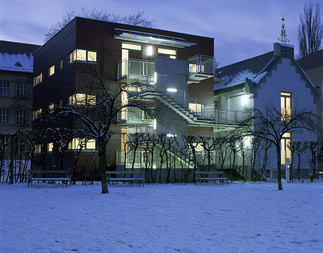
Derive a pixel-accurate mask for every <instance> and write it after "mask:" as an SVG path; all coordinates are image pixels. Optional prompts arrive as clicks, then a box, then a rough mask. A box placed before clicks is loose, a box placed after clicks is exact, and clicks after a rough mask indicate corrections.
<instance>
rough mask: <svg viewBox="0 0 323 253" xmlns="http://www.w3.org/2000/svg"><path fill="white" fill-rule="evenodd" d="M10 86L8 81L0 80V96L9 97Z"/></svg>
mask: <svg viewBox="0 0 323 253" xmlns="http://www.w3.org/2000/svg"><path fill="white" fill-rule="evenodd" d="M9 91H10V86H9V82H8V81H1V82H0V97H9V95H10V92H9Z"/></svg>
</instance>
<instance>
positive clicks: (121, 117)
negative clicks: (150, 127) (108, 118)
mask: <svg viewBox="0 0 323 253" xmlns="http://www.w3.org/2000/svg"><path fill="white" fill-rule="evenodd" d="M151 120H152V119H151V117H149V115H148V113H146V112H145V111H143V110H141V109H140V108H138V107H128V108H124V109H122V110H121V111H120V112H119V113H118V122H121V121H124V122H127V123H137V124H138V123H141V124H144V122H145V123H146V122H147V121H151Z"/></svg>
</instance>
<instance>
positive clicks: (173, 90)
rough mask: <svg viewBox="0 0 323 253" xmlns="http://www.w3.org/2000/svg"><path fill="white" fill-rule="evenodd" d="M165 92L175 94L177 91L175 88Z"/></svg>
mask: <svg viewBox="0 0 323 253" xmlns="http://www.w3.org/2000/svg"><path fill="white" fill-rule="evenodd" d="M167 91H168V92H172V93H175V92H177V89H176V88H167Z"/></svg>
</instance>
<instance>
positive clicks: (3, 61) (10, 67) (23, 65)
mask: <svg viewBox="0 0 323 253" xmlns="http://www.w3.org/2000/svg"><path fill="white" fill-rule="evenodd" d="M33 60H34V58H33V56H32V54H26V53H24V54H7V53H0V70H7V71H18V72H29V73H32V72H33Z"/></svg>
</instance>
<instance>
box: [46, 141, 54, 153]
mask: <svg viewBox="0 0 323 253" xmlns="http://www.w3.org/2000/svg"><path fill="white" fill-rule="evenodd" d="M53 148H54V144H53V143H52V142H51V143H48V144H47V151H48V152H52V151H53Z"/></svg>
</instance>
